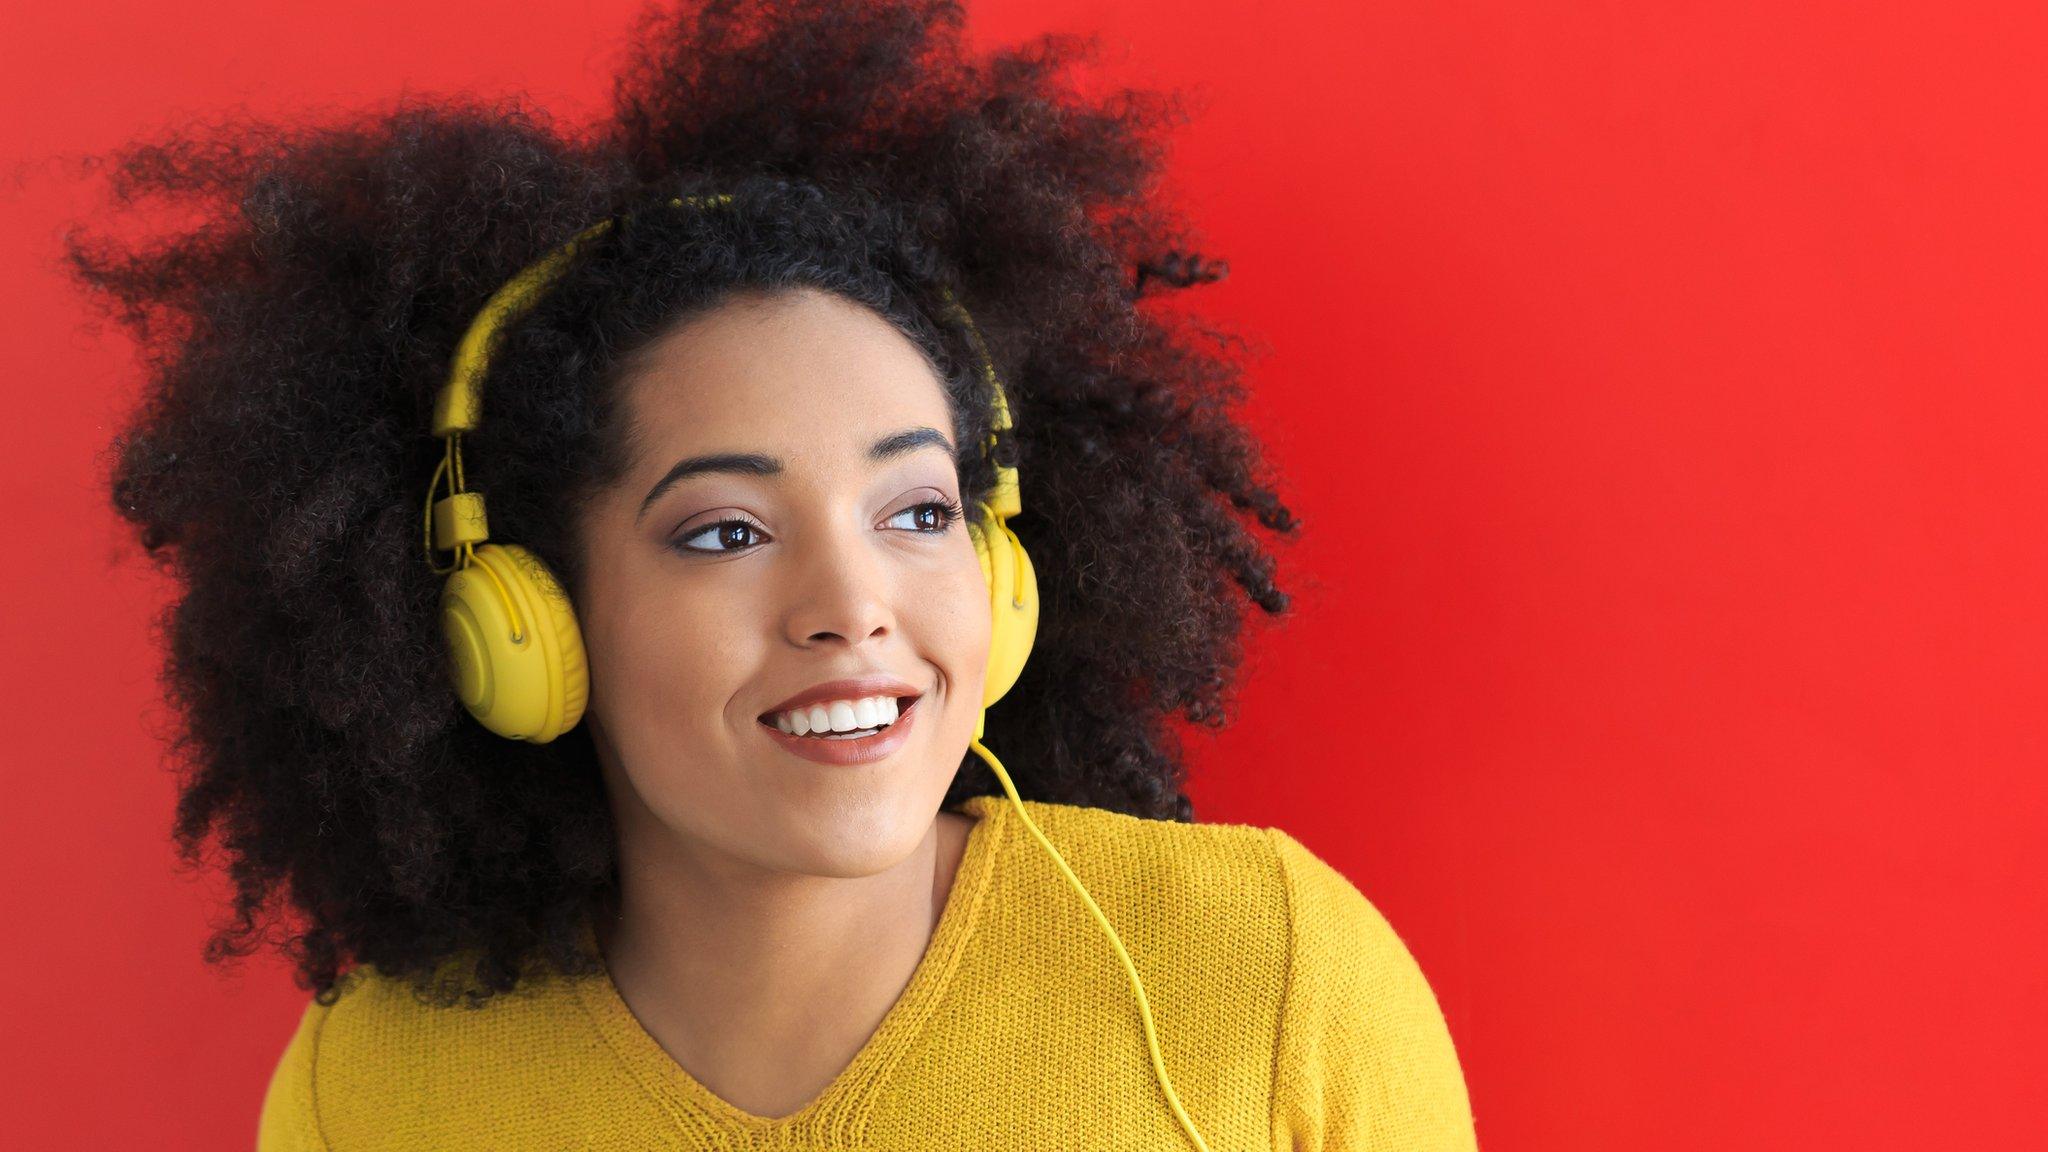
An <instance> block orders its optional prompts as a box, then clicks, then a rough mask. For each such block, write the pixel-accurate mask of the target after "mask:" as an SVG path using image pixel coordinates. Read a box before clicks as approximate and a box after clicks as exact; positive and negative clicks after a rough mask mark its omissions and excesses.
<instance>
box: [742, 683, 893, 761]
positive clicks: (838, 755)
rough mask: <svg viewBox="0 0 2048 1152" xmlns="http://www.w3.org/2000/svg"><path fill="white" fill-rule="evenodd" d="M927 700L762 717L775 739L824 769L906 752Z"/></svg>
mask: <svg viewBox="0 0 2048 1152" xmlns="http://www.w3.org/2000/svg"><path fill="white" fill-rule="evenodd" d="M922 699H923V697H921V696H906V697H902V698H901V699H898V698H897V697H894V696H879V697H877V696H869V697H862V698H859V699H853V700H830V701H821V702H819V703H817V704H812V705H807V706H805V707H801V708H792V709H789V710H788V711H785V712H777V713H774V714H771V715H766V716H762V717H760V718H759V723H760V725H761V727H762V729H763V730H764V731H765V732H767V734H768V737H769V739H771V740H773V741H775V742H776V743H777V744H779V745H781V746H782V747H783V748H784V749H785V750H786V751H789V752H793V753H795V754H796V755H798V756H801V757H803V758H804V759H806V760H811V761H815V762H817V763H820V764H866V763H869V762H872V761H875V760H880V759H882V758H883V757H885V756H888V755H889V754H890V753H892V752H894V751H896V750H897V749H898V748H900V747H902V746H903V744H904V742H905V741H906V740H908V739H909V738H910V731H911V728H912V726H913V724H914V723H915V722H916V719H917V716H918V714H919V709H918V707H917V703H918V701H919V700H922Z"/></svg>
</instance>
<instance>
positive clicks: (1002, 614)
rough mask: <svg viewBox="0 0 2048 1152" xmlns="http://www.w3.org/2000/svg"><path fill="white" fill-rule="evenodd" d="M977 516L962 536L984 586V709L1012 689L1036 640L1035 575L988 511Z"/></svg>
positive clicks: (1018, 543)
mask: <svg viewBox="0 0 2048 1152" xmlns="http://www.w3.org/2000/svg"><path fill="white" fill-rule="evenodd" d="M982 511H983V515H982V518H981V521H980V523H977V524H970V525H969V526H968V528H969V530H968V534H969V535H970V536H972V537H973V538H974V551H975V555H976V556H978V557H979V558H980V560H981V576H982V580H983V581H984V582H985V583H986V584H987V585H988V598H989V612H990V615H991V628H990V630H989V644H988V671H987V675H986V678H985V680H984V681H983V687H982V693H981V706H982V708H984V709H986V708H987V707H988V706H989V705H991V704H994V703H995V702H996V701H998V700H1000V699H1002V698H1003V694H1004V693H1006V692H1008V691H1009V690H1010V688H1011V686H1012V685H1014V684H1016V682H1017V677H1018V675H1019V674H1020V673H1022V672H1023V671H1024V662H1025V661H1026V660H1027V659H1029V658H1030V656H1031V645H1032V643H1033V642H1034V641H1036V640H1037V638H1038V573H1037V571H1036V570H1035V569H1033V568H1032V566H1031V555H1030V553H1028V552H1026V551H1025V550H1024V545H1023V543H1022V542H1021V541H1019V540H1018V539H1017V536H1016V534H1015V533H1014V532H1012V531H1010V527H1009V525H1007V524H1005V523H1003V522H1002V521H1001V520H999V519H997V518H996V516H995V514H994V513H993V512H990V511H988V506H987V505H985V504H984V505H982ZM976 735H977V736H979V735H980V733H979V732H978V731H977V732H976Z"/></svg>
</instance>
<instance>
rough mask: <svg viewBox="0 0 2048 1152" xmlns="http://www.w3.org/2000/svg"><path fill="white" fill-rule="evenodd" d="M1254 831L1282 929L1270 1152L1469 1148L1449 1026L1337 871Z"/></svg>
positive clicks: (1401, 947)
mask: <svg viewBox="0 0 2048 1152" xmlns="http://www.w3.org/2000/svg"><path fill="white" fill-rule="evenodd" d="M1266 834H1267V837H1268V838H1269V839H1270V840H1271V841H1272V843H1273V848H1274V850H1275V852H1276V853H1277V854H1278V855H1279V858H1280V869H1281V874H1282V876H1283V878H1284V880H1285V883H1286V888H1287V898H1288V908H1289V923H1290V925H1291V929H1290V934H1291V942H1290V944H1289V948H1288V954H1289V958H1288V973H1287V987H1286V992H1285V994H1284V996H1283V999H1282V1005H1281V1019H1280V1043H1279V1049H1278V1052H1277V1053H1276V1055H1275V1064H1274V1070H1273V1117H1272V1123H1273V1148H1274V1149H1275V1152H1342V1150H1346V1149H1362V1148H1372V1149H1385V1150H1387V1152H1396V1150H1399V1152H1453V1150H1458V1152H1469V1150H1476V1149H1477V1147H1478V1138H1477V1135H1476V1133H1475V1131H1474V1125H1473V1118H1472V1111H1471V1103H1470V1101H1469V1099H1468V1098H1467V1096H1466V1089H1465V1077H1464V1073H1463V1071H1462V1070H1461V1069H1460V1068H1459V1065H1458V1057H1457V1053H1456V1051H1455V1049H1454V1048H1453V1047H1452V1043H1451V1034H1450V1029H1449V1028H1448V1027H1447V1026H1446V1024H1445V1023H1444V1017H1443V1012H1442V1010H1441V1008H1440V1007H1439V1006H1438V1004H1437V1000H1436V995H1435V993H1433V992H1432V991H1431V990H1430V987H1429V982H1428V981H1427V980H1426V979H1424V978H1423V975H1422V969H1421V968H1420V967H1419V966H1418V965H1417V964H1416V962H1415V958H1414V956H1413V955H1411V954H1410V953H1409V951H1408V948H1407V946H1406V945H1405V944H1403V943H1402V941H1401V938H1400V936H1398V935H1397V934H1395V932H1394V929H1393V927H1392V926H1391V925H1389V924H1388V923H1387V921H1386V919H1385V918H1384V917H1382V916H1381V915H1380V913H1379V910H1378V909H1377V908H1375V907H1373V905H1372V904H1371V902H1369V901H1368V900H1367V899H1366V898H1365V896H1364V895H1363V894H1362V893H1360V892H1359V890H1358V888H1357V887H1356V886H1354V885H1353V884H1352V883H1351V881H1350V880H1348V879H1347V878H1345V876H1344V874H1343V873H1341V872H1338V871H1337V870H1336V869H1335V868H1332V867H1331V866H1330V865H1329V864H1327V863H1325V862H1324V861H1323V860H1322V859H1321V858H1319V857H1317V856H1316V855H1315V854H1314V853H1313V852H1310V851H1309V850H1308V849H1307V848H1306V847H1304V846H1303V845H1302V844H1301V843H1300V842H1299V841H1297V840H1295V839H1294V838H1293V837H1292V836H1289V835H1288V834H1287V833H1286V832H1284V831H1281V830H1280V829H1278V828H1269V829H1267V830H1266Z"/></svg>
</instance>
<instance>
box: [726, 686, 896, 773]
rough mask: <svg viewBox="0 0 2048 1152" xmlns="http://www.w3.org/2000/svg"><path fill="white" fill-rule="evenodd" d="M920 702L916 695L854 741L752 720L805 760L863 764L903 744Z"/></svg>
mask: <svg viewBox="0 0 2048 1152" xmlns="http://www.w3.org/2000/svg"><path fill="white" fill-rule="evenodd" d="M922 703H924V697H922V696H920V697H918V698H917V699H915V700H913V701H911V702H910V705H909V706H908V707H906V708H904V709H903V710H902V711H900V712H898V713H897V714H896V722H895V723H893V724H891V725H889V726H888V727H887V728H884V729H882V730H881V731H880V732H877V733H875V734H874V735H873V736H863V737H861V738H860V739H858V740H828V739H825V738H824V737H822V736H792V735H790V734H789V733H787V732H784V731H783V730H782V729H780V728H776V727H774V726H772V725H770V724H766V723H762V722H761V721H758V720H757V721H755V723H757V724H760V725H761V727H763V728H766V729H767V730H768V736H769V738H770V739H772V740H774V741H775V742H776V743H778V744H780V745H782V746H783V747H784V748H787V749H788V750H790V751H791V752H794V753H796V754H797V755H798V756H801V757H803V758H804V759H806V760H815V761H817V762H818V763H820V764H867V763H870V762H872V761H875V760H880V759H881V758H882V757H884V756H887V755H889V754H890V753H891V752H894V751H896V749H898V748H901V747H902V746H903V742H904V741H905V740H908V739H910V726H911V725H912V724H914V723H916V722H917V714H918V712H919V708H918V705H920V704H922Z"/></svg>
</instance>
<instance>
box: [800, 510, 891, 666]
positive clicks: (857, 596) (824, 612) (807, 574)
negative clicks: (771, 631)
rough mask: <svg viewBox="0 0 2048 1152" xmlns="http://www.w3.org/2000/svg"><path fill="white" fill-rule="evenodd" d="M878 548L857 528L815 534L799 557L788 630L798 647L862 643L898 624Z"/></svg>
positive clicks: (886, 633) (886, 632) (885, 632)
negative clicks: (826, 642)
mask: <svg viewBox="0 0 2048 1152" xmlns="http://www.w3.org/2000/svg"><path fill="white" fill-rule="evenodd" d="M876 553H877V550H876V549H874V548H872V547H869V546H868V542H866V541H863V540H861V539H860V538H859V537H858V534H857V532H855V531H852V530H840V531H836V532H832V533H830V534H827V535H824V536H820V537H817V538H816V539H815V543H814V544H813V546H812V547H810V548H808V549H803V550H801V551H800V554H799V555H798V556H797V557H796V561H797V569H798V570H797V572H796V573H795V574H794V578H793V579H792V581H791V583H790V586H789V592H788V595H789V600H788V608H787V611H786V615H785V620H786V625H785V631H786V633H787V635H788V638H789V641H790V642H791V643H792V644H795V645H797V646H798V647H806V648H807V647H810V646H811V645H814V644H818V643H821V642H824V641H829V640H833V639H838V640H843V641H845V642H846V643H847V644H849V645H859V644H863V643H866V642H868V641H869V640H870V639H873V638H876V637H881V636H886V635H888V633H889V631H890V630H891V629H892V628H893V627H894V626H895V618H894V614H893V611H892V609H891V606H890V585H889V581H888V577H887V573H886V572H885V571H884V570H883V566H882V563H881V560H880V557H879V556H878V555H877V554H876Z"/></svg>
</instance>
